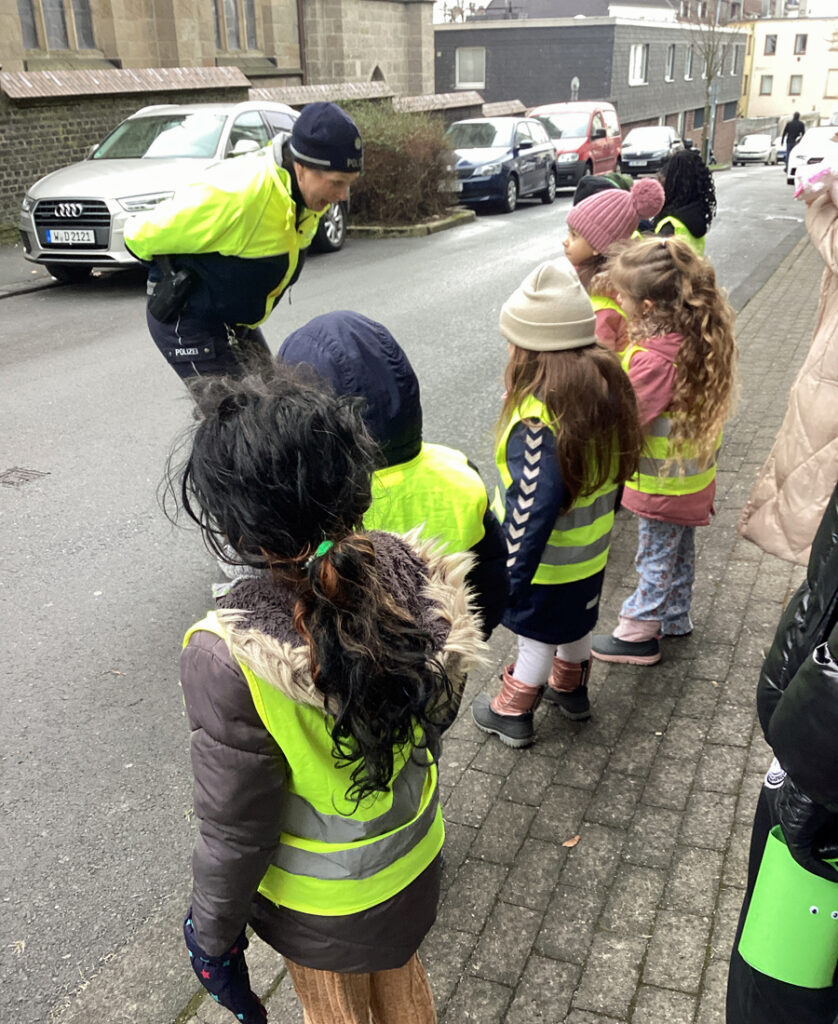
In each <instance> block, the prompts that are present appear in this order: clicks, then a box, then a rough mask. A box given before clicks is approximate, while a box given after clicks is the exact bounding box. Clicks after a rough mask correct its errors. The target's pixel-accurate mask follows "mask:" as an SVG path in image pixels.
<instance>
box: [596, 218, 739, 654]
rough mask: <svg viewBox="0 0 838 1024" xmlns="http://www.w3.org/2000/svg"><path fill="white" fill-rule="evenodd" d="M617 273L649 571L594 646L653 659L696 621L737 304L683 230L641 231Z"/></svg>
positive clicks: (636, 487)
mask: <svg viewBox="0 0 838 1024" xmlns="http://www.w3.org/2000/svg"><path fill="white" fill-rule="evenodd" d="M610 273H611V279H612V282H613V284H614V286H615V287H616V288H617V290H618V292H619V296H620V297H619V300H618V301H619V302H620V305H621V306H622V307H623V308H624V309H625V311H626V313H627V314H628V318H629V339H630V341H631V344H630V345H629V347H628V348H627V349H626V350H625V352H624V353H623V356H622V359H623V365H624V367H625V368H626V370H627V372H628V376H629V379H630V380H631V383H632V385H633V387H634V390H635V392H636V394H637V402H638V406H639V409H640V421H641V424H642V426H643V431H644V434H645V444H644V450H643V457H642V458H641V460H640V469H639V472H638V473H637V475H636V476H635V477H633V478H632V479H630V480H628V481H627V482H626V486H625V491H624V493H623V499H622V503H623V506H624V507H625V508H627V509H629V510H630V511H632V512H634V513H635V514H636V515H637V517H638V529H639V542H638V549H637V558H636V560H635V565H636V567H637V571H638V573H639V574H640V581H639V583H638V586H637V589H636V590H635V591H634V593H633V594H632V595H631V597H629V598H627V599H626V600H625V601H624V602H623V606H622V609H621V611H620V621H619V624H618V625H617V627H616V629H615V630H614V632H613V634H611V635H597V636H595V637H594V640H593V654H594V657H596V658H599V659H601V660H602V661H617V662H627V663H629V664H634V665H652V664H654V663H655V662H657V661H660V656H661V655H660V645H659V643H658V638H659V637H660V636H687V635H689V633H691V632H692V628H693V624H692V620H691V619H690V604H691V601H692V588H693V579H694V575H695V528H696V527H697V526H706V525H707V524H708V523H709V522H710V515H711V513H712V511H713V499H714V497H715V493H716V456H717V453H718V450H719V446H720V445H721V440H722V427H723V426H724V423H725V421H726V419H727V418H728V416H729V414H730V411H731V405H732V402H733V397H734V382H735V378H736V342H735V339H734V315H733V310H732V309H731V308H730V306H729V305H728V303H727V301H726V300H725V298H724V296H723V295H722V294H721V292H720V291H719V289H718V287H717V285H716V275H715V273H714V271H713V268H712V267H711V266H710V264H709V263H707V262H706V260H702V259H700V258H699V257H698V256H696V254H695V253H694V252H693V250H692V249H691V248H690V246H689V245H688V244H687V243H686V242H682V241H680V240H679V239H676V238H668V239H653V238H650V239H644V240H643V241H638V242H632V243H630V244H628V245H627V246H626V247H625V248H624V250H623V251H622V252H620V253H619V254H618V255H617V256H615V258H614V259H613V260H612V261H611V263H610Z"/></svg>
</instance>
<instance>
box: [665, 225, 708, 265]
mask: <svg viewBox="0 0 838 1024" xmlns="http://www.w3.org/2000/svg"><path fill="white" fill-rule="evenodd" d="M664 224H669V225H670V226H671V227H672V230H673V231H674V233H675V237H676V238H680V239H681V241H682V242H686V243H687V244H688V245H689V246H690V248H691V249H692V250H693V252H696V253H698V255H699V256H703V255H704V242H705V240H706V237H707V236H706V235H702V236H701V238H696V236H695V235H694V234H693V233H692V231H690V230H689V228H688V227H687V225H686V224H685V223H684V222H683V221H682V220H678V218H677V217H664V218H663V220H662V221H661V222H660V223H659V224H656V225H655V234H658V233H659V231H660V229H661V228H662V227H663V226H664Z"/></svg>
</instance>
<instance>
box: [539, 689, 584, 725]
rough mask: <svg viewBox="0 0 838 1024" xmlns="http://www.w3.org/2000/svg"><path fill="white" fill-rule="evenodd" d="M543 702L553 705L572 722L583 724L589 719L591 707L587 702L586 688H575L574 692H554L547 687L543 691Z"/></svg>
mask: <svg viewBox="0 0 838 1024" xmlns="http://www.w3.org/2000/svg"><path fill="white" fill-rule="evenodd" d="M544 700H545V701H547V703H548V704H554V705H555V706H556V707H557V708H558V709H559V711H561V713H562V714H563V715H564V716H565V718H570V719H572V720H573V721H574V722H584V721H585V719H586V718H590V717H591V705H590V702H589V701H588V687H587V686H577V687H576V689H575V690H554V689H553V687H552V686H548V687H547V689H546V690H545V691H544Z"/></svg>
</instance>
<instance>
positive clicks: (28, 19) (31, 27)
mask: <svg viewBox="0 0 838 1024" xmlns="http://www.w3.org/2000/svg"><path fill="white" fill-rule="evenodd" d="M17 13H18V17H19V18H20V31H21V34H22V35H23V48H24V49H25V50H37V49H38V33H37V31H36V29H35V9H34V8H33V6H32V0H17Z"/></svg>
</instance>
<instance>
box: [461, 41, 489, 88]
mask: <svg viewBox="0 0 838 1024" xmlns="http://www.w3.org/2000/svg"><path fill="white" fill-rule="evenodd" d="M455 63H456V71H455V73H456V76H457V77H456V87H457V88H458V89H485V88H486V47H485V46H458V47H457V52H456V61H455Z"/></svg>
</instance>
